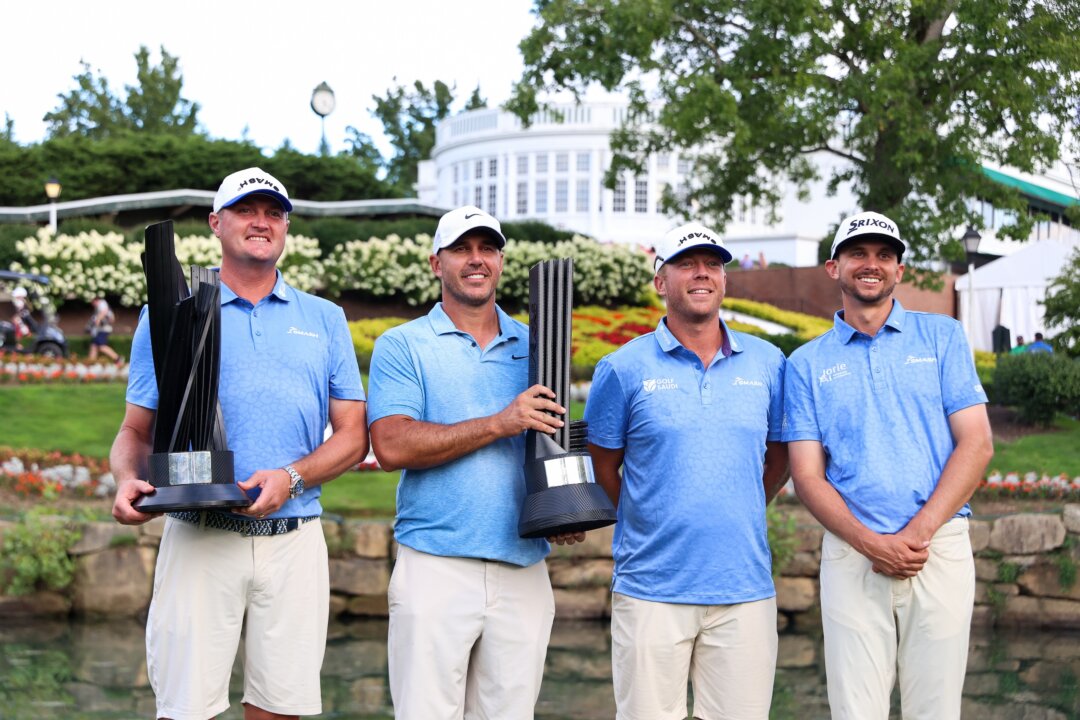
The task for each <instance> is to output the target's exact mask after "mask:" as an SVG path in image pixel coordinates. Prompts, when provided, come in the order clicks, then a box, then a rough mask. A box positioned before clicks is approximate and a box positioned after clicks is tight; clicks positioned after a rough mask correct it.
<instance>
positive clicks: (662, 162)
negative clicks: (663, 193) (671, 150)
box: [656, 153, 671, 170]
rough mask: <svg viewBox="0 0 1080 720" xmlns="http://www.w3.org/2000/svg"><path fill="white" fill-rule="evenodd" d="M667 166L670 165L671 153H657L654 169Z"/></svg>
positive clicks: (661, 168) (666, 167) (664, 168)
mask: <svg viewBox="0 0 1080 720" xmlns="http://www.w3.org/2000/svg"><path fill="white" fill-rule="evenodd" d="M669 167H671V155H669V154H668V153H657V155H656V169H657V170H667V169H668V168H669Z"/></svg>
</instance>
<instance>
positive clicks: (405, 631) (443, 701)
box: [389, 545, 555, 720]
mask: <svg viewBox="0 0 1080 720" xmlns="http://www.w3.org/2000/svg"><path fill="white" fill-rule="evenodd" d="M389 600H390V638H389V665H390V694H391V695H392V696H393V699H394V717H395V718H397V720H460V719H461V718H462V717H465V718H469V720H531V719H532V717H533V712H534V708H535V706H536V698H537V697H538V696H539V694H540V681H541V679H542V677H543V674H544V657H545V656H546V655H547V645H548V639H549V638H550V636H551V622H552V620H553V619H554V617H555V600H554V596H553V595H552V592H551V583H550V581H549V580H548V574H547V564H546V563H544V562H543V561H541V562H538V563H536V564H535V565H530V566H529V567H518V566H517V565H510V564H507V563H502V562H494V561H490V560H474V559H471V558H455V557H441V556H438V555H429V554H427V553H422V552H419V551H417V550H413V549H412V548H410V547H406V546H405V545H400V546H399V547H398V556H397V562H396V563H395V564H394V574H393V575H392V576H391V578H390V591H389Z"/></svg>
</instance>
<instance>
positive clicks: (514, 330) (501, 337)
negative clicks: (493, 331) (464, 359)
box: [428, 302, 523, 342]
mask: <svg viewBox="0 0 1080 720" xmlns="http://www.w3.org/2000/svg"><path fill="white" fill-rule="evenodd" d="M495 315H496V316H497V317H498V320H499V334H498V335H496V336H495V342H502V341H505V340H510V339H515V340H517V339H522V338H523V336H522V334H521V332H520V331H519V329H518V328H519V325H518V323H516V322H514V319H513V318H512V317H510V316H509V315H507V314H506V313H505V312H503V309H502V308H501V307H499V306H498V305H496V306H495ZM428 322H430V323H431V329H432V330H434V331H435V334H436V335H449V334H452V333H457V334H461V335H467V334H468V333H466V332H465V331H464V330H459V329H458V327H457V326H456V325H454V321H453V320H451V319H450V316H449V315H447V314H446V310H444V309H443V304H442V302H437V303H435V305H434V307H432V308H431V312H429V313H428Z"/></svg>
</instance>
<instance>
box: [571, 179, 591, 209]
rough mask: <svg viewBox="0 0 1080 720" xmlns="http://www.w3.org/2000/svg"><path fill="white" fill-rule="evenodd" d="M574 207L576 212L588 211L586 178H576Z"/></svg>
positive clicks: (587, 184)
mask: <svg viewBox="0 0 1080 720" xmlns="http://www.w3.org/2000/svg"><path fill="white" fill-rule="evenodd" d="M574 209H575V210H577V211H578V212H589V183H588V181H586V180H578V183H577V203H576V207H575V208H574Z"/></svg>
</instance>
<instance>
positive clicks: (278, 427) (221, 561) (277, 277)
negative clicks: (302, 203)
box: [110, 168, 368, 720]
mask: <svg viewBox="0 0 1080 720" xmlns="http://www.w3.org/2000/svg"><path fill="white" fill-rule="evenodd" d="M290 210H292V204H291V202H290V201H289V196H288V192H287V191H286V190H285V187H284V185H282V184H281V182H280V181H278V180H277V179H275V178H274V177H273V176H271V175H270V174H269V173H266V172H264V171H263V170H260V169H259V168H249V169H247V170H241V171H240V172H237V173H233V174H232V175H230V176H228V177H227V178H225V180H224V181H222V183H221V187H220V188H219V189H218V192H217V195H216V196H215V198H214V207H213V212H212V213H211V214H210V228H211V229H212V230H213V232H214V234H215V235H216V236H217V237H218V238H219V239H220V241H221V252H222V258H221V268H220V270H219V273H220V279H221V366H220V375H219V399H220V404H221V411H222V416H223V419H224V425H225V431H226V434H227V436H228V444H229V449H230V450H232V451H233V453H234V470H235V475H236V477H237V478H238V479H241V480H242V481H241V482H239V486H240V487H241V488H243V489H244V490H246V491H248V493H249V494H250V495H252V496H253V497H254V498H255V500H254V502H253V503H252V504H251V505H250V506H249V507H247V508H245V509H244V510H242V511H239V512H238V513H225V512H216V511H206V512H192V511H185V512H179V513H170V517H169V518H168V519H167V520H166V523H165V529H164V534H163V535H162V539H161V545H160V548H159V551H158V560H157V569H156V571H155V581H154V597H153V601H152V602H151V605H150V613H149V616H148V618H147V623H146V648H147V669H148V672H149V676H150V683H151V686H152V687H153V689H154V694H155V696H156V698H157V715H156V717H164V718H172V719H173V720H205V719H206V718H208V717H214V716H216V715H219V714H220V713H222V712H224V711H225V710H226V709H227V708H228V706H229V697H228V690H229V678H230V675H231V671H232V665H233V659H234V658H235V656H236V651H237V646H238V643H239V641H240V637H241V630H242V629H243V633H244V650H245V652H244V684H245V687H244V697H243V703H244V717H245V718H246V720H267V719H268V718H279V717H296V716H297V715H317V714H319V713H320V712H322V707H321V702H322V700H321V696H320V684H319V672H320V670H321V667H322V658H323V651H324V649H325V646H326V626H327V619H328V614H329V612H328V609H329V602H330V587H329V567H328V560H327V554H326V543H325V541H324V539H323V534H322V528H321V525H320V522H319V516H320V514H321V513H322V508H321V506H320V504H319V495H320V493H321V487H320V486H321V484H322V483H324V482H329V481H330V480H332V479H333V478H335V477H337V476H338V475H340V474H341V473H342V472H343V471H345V470H346V469H348V468H349V467H351V466H353V465H355V464H356V463H357V462H358V461H359V460H361V459H363V457H364V456H365V455H366V454H367V447H368V442H367V428H366V423H365V408H364V390H363V387H361V384H360V371H359V368H358V367H357V364H356V355H355V353H354V351H353V347H352V340H351V337H350V334H349V329H348V326H347V325H346V323H345V315H344V313H343V312H342V311H341V308H339V307H337V306H336V305H334V304H332V303H330V302H328V301H326V300H321V299H319V298H317V297H315V296H313V295H309V294H307V293H303V292H300V291H298V290H296V289H295V288H292V287H290V286H289V285H287V284H286V283H285V281H284V280H283V279H282V278H281V274H280V273H279V272H278V271H277V268H276V266H277V261H278V258H280V257H281V254H282V252H283V251H284V248H285V237H286V232H287V230H288V227H289V211H290ZM157 407H158V389H157V382H156V379H155V372H154V361H153V355H152V353H151V346H150V330H149V323H148V316H147V313H146V312H145V311H144V312H143V314H142V317H140V319H139V326H138V328H137V329H136V331H135V338H134V340H133V342H132V352H131V375H130V378H129V381H128V390H127V411H126V413H125V416H124V421H123V424H122V425H121V427H120V431H119V433H118V434H117V436H116V441H115V442H114V444H113V448H112V453H111V455H110V463H111V466H112V471H113V473H114V475H115V476H116V478H117V481H118V487H117V493H116V501H115V503H114V505H113V516H114V517H115V518H116V519H117V520H118V521H119V522H121V523H125V524H132V525H134V524H139V523H144V522H146V521H148V520H150V519H151V516H150V515H147V514H145V513H142V512H139V511H138V510H136V509H135V508H134V507H133V506H132V503H133V502H134V501H135V500H137V499H138V498H139V497H140V496H141V495H143V494H145V493H151V492H153V490H154V488H153V486H151V485H150V484H149V483H147V482H146V481H145V479H144V478H145V477H146V459H147V456H148V455H149V453H150V449H151V445H152V431H153V425H154V416H155V410H156V408H157ZM327 422H329V423H330V425H331V426H332V427H333V430H334V434H333V435H332V436H331V437H330V438H329V439H328V440H326V441H325V442H324V441H323V435H324V432H325V430H326V425H327Z"/></svg>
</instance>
